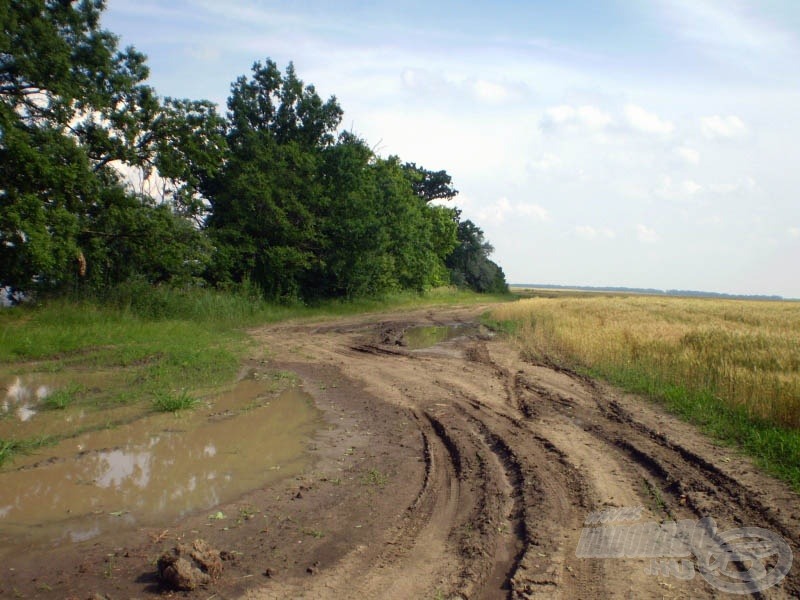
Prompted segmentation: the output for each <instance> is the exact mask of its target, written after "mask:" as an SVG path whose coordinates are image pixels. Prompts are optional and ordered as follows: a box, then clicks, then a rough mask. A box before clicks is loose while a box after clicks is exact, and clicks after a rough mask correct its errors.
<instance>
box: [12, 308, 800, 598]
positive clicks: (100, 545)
mask: <svg viewBox="0 0 800 600" xmlns="http://www.w3.org/2000/svg"><path fill="white" fill-rule="evenodd" d="M482 310H484V309H482V308H481V307H477V308H448V309H430V310H423V311H417V312H404V313H392V314H384V315H378V316H376V315H370V316H361V317H353V318H348V319H342V320H336V321H327V322H320V323H307V322H304V323H300V324H298V323H285V324H279V325H276V326H271V327H267V328H263V329H259V330H257V331H254V332H253V337H254V339H255V340H256V341H257V343H258V347H259V348H261V349H263V350H266V352H267V356H268V357H269V359H268V360H269V365H270V367H274V368H279V369H288V370H292V371H294V372H296V373H298V374H299V375H300V377H301V378H302V380H303V382H304V387H305V389H306V390H307V391H308V392H310V393H311V394H312V395H313V396H314V398H315V401H316V404H317V406H318V407H319V408H320V410H321V411H322V412H323V414H324V418H325V422H326V427H325V428H324V430H323V431H322V432H320V433H319V434H318V435H317V436H316V437H315V438H314V439H313V440H312V442H311V446H310V448H309V451H310V452H311V453H312V455H313V457H314V463H313V464H314V466H313V468H312V469H310V470H309V471H308V472H306V473H304V474H303V475H302V476H299V477H296V478H292V479H289V480H284V481H282V482H280V483H277V484H275V485H272V486H270V487H268V488H265V489H260V490H256V491H253V492H251V493H249V494H247V495H245V496H244V497H242V498H240V499H239V500H237V501H236V502H234V503H231V504H228V505H225V506H221V507H219V510H220V511H221V512H223V513H224V514H226V515H228V518H227V519H225V520H219V521H213V520H211V521H209V519H208V514H207V512H204V513H203V514H201V515H195V516H190V517H188V518H186V519H184V520H182V521H181V522H179V523H175V524H174V525H173V526H171V527H169V528H166V529H162V530H151V529H146V530H142V529H139V530H135V531H130V532H123V533H121V534H119V535H118V536H113V537H103V538H100V539H98V540H93V541H92V542H90V543H87V544H84V545H75V546H70V547H69V548H51V549H47V550H46V551H32V552H30V553H25V554H24V555H22V556H19V557H16V558H13V559H11V560H9V561H8V562H7V564H6V565H4V568H3V573H2V578H1V579H0V596H2V597H4V598H5V597H8V598H13V597H43V598H45V597H48V598H49V597H52V598H97V597H99V598H105V597H108V598H150V597H157V596H161V595H165V596H175V597H187V598H203V599H207V598H240V597H244V598H247V599H248V600H260V599H272V598H281V599H282V598H309V599H311V598H313V599H326V598H330V599H334V598H336V599H339V598H402V599H405V598H414V599H416V598H430V599H435V598H476V599H493V598H565V599H567V598H569V599H572V598H593V599H596V598H637V599H640V598H715V597H728V595H729V594H727V593H725V592H724V591H722V590H721V589H720V587H721V586H720V585H717V584H718V583H719V581H723V580H724V582H727V583H728V584H730V583H733V584H736V583H737V582H739V581H740V580H741V579H742V577H745V576H747V575H748V573H750V574H752V573H754V572H755V571H754V570H751V568H752V567H753V565H752V563H753V560H750V559H751V558H752V556H749V555H748V556H744V557H742V555H739V558H741V560H740V561H739V562H736V561H734V562H730V563H727V564H725V563H724V561H723V562H719V555H717V556H716V557H714V556H711V557H710V558H709V557H708V556H706V557H705V560H706V562H705V563H704V562H703V557H702V556H701V558H699V559H698V558H696V557H694V556H688V557H686V556H681V557H678V556H675V557H664V558H665V559H664V560H654V559H653V558H649V557H645V558H613V557H612V558H608V557H607V558H585V557H579V556H578V550H579V541H580V538H581V535H582V532H584V530H585V529H587V528H596V527H621V526H626V525H631V524H636V523H638V524H647V523H661V522H664V521H669V520H693V521H697V520H698V519H700V518H702V517H712V518H713V519H714V520H715V522H716V525H717V528H718V529H717V532H716V533H715V534H713V535H711V536H710V538H711V539H715V540H718V541H719V540H721V541H723V542H724V541H726V540H727V541H731V540H733V541H736V539H735V538H736V536H735V535H733V536H732V534H727V535H726V534H725V532H726V531H730V530H735V529H737V528H742V527H761V528H765V529H768V530H770V531H771V532H774V534H777V536H779V537H780V538H782V539H783V540H785V541H786V543H787V544H788V548H790V549H791V550H792V551H793V552H794V554H795V556H798V555H799V554H798V553H799V552H800V546H799V545H798V541H800V497H798V495H797V494H795V493H793V492H792V491H791V490H790V489H788V488H787V487H786V486H785V485H783V484H781V483H779V482H776V481H774V480H773V479H771V478H769V477H766V476H764V475H762V474H761V473H759V472H758V471H757V470H756V469H755V468H754V467H753V466H752V464H751V463H750V462H749V461H748V460H747V459H745V458H742V457H741V456H739V455H738V454H736V453H735V452H733V451H732V450H730V449H728V448H724V447H720V446H717V445H715V444H713V443H711V442H710V441H709V440H708V439H706V438H705V437H703V436H702V435H699V434H698V433H697V432H696V431H695V430H694V429H693V428H692V427H690V426H688V425H686V424H684V423H681V422H680V421H677V420H676V419H674V418H673V417H671V416H668V415H666V414H664V413H663V412H662V411H660V410H659V409H658V408H657V407H654V406H653V405H651V404H648V403H646V402H645V401H643V400H641V399H638V398H635V397H631V396H627V395H624V394H621V393H619V392H617V391H615V390H612V389H610V388H608V387H606V386H604V385H602V384H600V383H597V382H595V381H591V380H588V379H586V378H583V377H580V376H578V375H576V374H574V373H571V372H567V371H563V370H558V369H553V368H550V367H548V366H546V365H540V364H532V363H530V362H525V361H523V360H521V358H520V356H519V352H518V351H517V349H516V348H514V347H513V346H512V345H511V344H510V343H509V342H507V341H504V340H502V339H499V338H494V337H493V336H491V334H490V332H487V331H478V332H477V333H474V332H473V333H471V334H470V335H469V337H462V338H458V339H455V340H452V341H448V342H445V343H443V344H439V345H436V346H434V347H431V348H427V349H421V350H413V351H412V350H409V349H407V348H406V347H405V346H403V345H402V343H403V332H404V331H405V330H406V329H407V328H409V327H412V326H416V325H444V324H453V323H465V322H471V321H475V320H476V318H477V317H478V315H479V314H480V313H481V312H482ZM254 360H256V359H254ZM616 508H629V509H631V510H630V511H628V512H626V513H625V512H616V513H614V512H612V511H613V509H616ZM597 511H606V512H604V513H602V514H603V515H605V520H606V521H608V522H606V523H604V524H603V523H601V524H592V523H589V524H587V518H588V519H590V520H591V515H592V514H595V515H596V518H595V520H597V514H598V513H597ZM237 515H238V517H237ZM614 515H616V521H613V519H612V517H613V516H614ZM623 520H624V522H623ZM584 535H585V533H584ZM196 538H203V539H205V540H206V541H208V542H209V543H210V544H211V545H212V546H213V547H215V548H218V549H220V550H224V551H225V552H224V555H223V558H224V559H225V560H224V571H223V574H222V576H221V577H220V578H219V579H218V580H217V581H215V582H214V583H212V584H211V585H210V586H207V587H204V588H202V589H200V590H196V591H194V592H168V591H166V590H163V589H161V588H159V586H158V583H157V581H156V578H155V561H156V559H157V558H158V556H159V554H160V553H161V552H163V551H164V550H165V549H168V548H170V547H172V546H174V545H175V544H176V543H178V542H188V541H191V540H193V539H196ZM739 541H741V539H740V540H739ZM720 543H721V542H720ZM763 546H764V544H763V543H762V544H761V546H760V547H759V548H761V549H762V550H763ZM714 547H716V548H719V547H720V546H719V544H718V545H717V546H714ZM727 548H728V550H729V552H731V551H733V550H731V548H732V546H727ZM752 548H753V547H752V546H751V549H752ZM700 554H701V555H702V552H701V553H700ZM762 554H766V555H767V556H765V557H764V558H763V564H765V565H766V568H767V572H768V573H769V572H770V571H772V570H774V569H775V568H780V567H781V563H780V559H781V555H780V554H775V553H773V555H769V552H762ZM785 554H786V549H784V552H783V555H784V558H785ZM728 556H729V557H730V556H731V555H730V554H728ZM669 558H676V559H678V560H680V559H683V560H684V561H685V562H683V563H681V562H670V561H669V560H666V559H669ZM784 562H785V561H784ZM797 562H798V561H795V564H793V565H792V567H791V569H790V570H789V572H788V574H787V575H786V577H785V579H783V580H782V581H781V582H780V583H778V584H777V585H774V586H772V587H770V588H768V589H766V590H763V591H761V592H758V593H756V594H755V596H757V597H760V598H786V597H798V596H800V567H798V565H797ZM703 565H705V566H706V567H707V568H706V570H705V572H704V573H701V572H700V568H701V567H702V566H703ZM678 567H680V569H679V568H678ZM676 575H683V577H678V576H676ZM691 575H694V576H691ZM715 578H716V579H715ZM707 579H708V580H710V581H711V583H709V581H707ZM712 583H714V584H715V585H712ZM95 594H96V595H95Z"/></svg>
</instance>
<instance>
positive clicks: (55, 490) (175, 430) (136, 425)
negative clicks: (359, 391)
mask: <svg viewBox="0 0 800 600" xmlns="http://www.w3.org/2000/svg"><path fill="white" fill-rule="evenodd" d="M274 383H275V382H274V380H273V379H272V378H270V377H269V376H263V375H262V376H259V375H258V374H255V375H251V376H250V377H248V378H247V379H244V380H242V381H240V382H239V383H238V384H237V385H236V386H235V387H234V389H232V390H231V391H230V392H228V393H225V394H221V395H220V396H218V397H215V398H213V399H210V400H208V401H205V402H203V403H202V404H201V405H199V406H198V407H197V408H196V409H194V410H192V411H184V412H182V413H179V414H171V413H170V414H154V413H150V414H148V415H147V416H143V417H141V418H138V419H136V420H134V421H132V422H130V423H128V424H126V425H123V426H120V427H117V428H112V429H103V430H100V431H94V432H90V433H86V434H83V435H79V436H77V437H73V438H69V439H66V440H64V441H62V442H61V443H60V444H58V445H57V446H55V447H51V448H43V449H40V450H39V451H38V452H37V454H35V455H32V456H27V457H22V458H20V459H19V460H15V461H14V463H13V464H12V465H8V464H6V465H5V466H4V468H3V471H1V472H0V556H3V555H8V554H9V553H13V552H19V551H23V549H28V548H31V547H37V546H42V545H49V544H63V543H69V542H81V541H84V540H87V539H91V538H94V537H96V536H99V535H101V534H108V533H110V532H113V531H115V530H117V529H119V528H120V527H131V526H159V525H166V524H168V523H169V522H170V521H173V520H175V519H176V518H178V517H181V516H183V515H186V514H188V513H191V512H197V511H202V510H210V509H211V508H212V507H214V506H216V505H218V504H221V503H224V502H227V501H230V500H233V499H235V498H237V497H239V496H241V495H242V494H244V493H245V492H247V491H249V490H253V489H257V488H260V487H263V486H265V485H268V484H270V482H273V481H276V480H278V479H282V478H285V477H288V476H292V475H295V474H297V473H299V472H301V471H302V470H303V469H304V468H306V467H307V465H308V461H309V457H308V456H307V454H306V452H305V451H306V446H307V443H308V440H309V438H310V436H311V435H312V434H313V433H314V432H315V430H316V429H317V428H318V427H319V425H320V424H321V419H320V416H319V414H318V412H317V409H316V408H315V407H314V406H313V402H312V399H311V397H310V396H309V395H308V394H307V393H306V392H304V391H303V390H302V389H301V388H299V387H297V386H294V385H292V386H290V387H288V388H286V389H285V390H284V391H282V392H280V393H274V392H271V390H272V389H274ZM40 387H44V384H42V385H41V386H35V387H33V388H29V390H28V391H27V392H20V393H19V395H20V396H21V398H22V399H21V401H20V402H17V403H16V404H14V403H12V402H11V400H12V399H11V398H8V397H7V398H6V400H7V401H8V407H9V410H11V412H12V414H13V415H15V416H16V417H17V418H19V419H21V417H20V416H19V412H18V411H19V407H20V406H27V407H28V410H33V411H35V408H32V407H35V406H36V404H35V402H36V401H40V400H41V399H42V398H41V397H42V396H43V395H45V392H44V390H40V389H39V388H40ZM7 396H8V394H7ZM28 399H29V400H30V402H27V400H28ZM59 412H61V411H59ZM23 414H24V413H23ZM35 419H36V416H35V412H34V415H29V416H28V419H27V420H26V421H24V422H23V423H24V424H27V423H29V422H31V421H35ZM12 420H13V421H16V422H17V423H18V424H21V423H20V421H17V419H16V418H15V419H12ZM211 514H212V515H213V517H214V518H216V519H223V518H231V519H232V520H235V518H236V515H222V514H221V513H220V514H217V513H214V512H213V511H211Z"/></svg>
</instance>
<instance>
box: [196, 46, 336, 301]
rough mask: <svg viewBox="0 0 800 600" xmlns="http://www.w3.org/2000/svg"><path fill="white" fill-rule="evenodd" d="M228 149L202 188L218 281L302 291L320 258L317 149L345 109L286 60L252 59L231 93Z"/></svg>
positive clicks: (329, 138) (288, 294)
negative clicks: (283, 64) (282, 66)
mask: <svg viewBox="0 0 800 600" xmlns="http://www.w3.org/2000/svg"><path fill="white" fill-rule="evenodd" d="M228 109H229V112H228V119H229V121H230V130H229V133H228V145H229V147H230V155H229V158H228V160H227V162H226V164H225V166H224V169H223V170H222V171H220V173H219V174H218V176H217V177H215V178H213V179H212V181H210V182H209V183H208V184H207V185H206V186H205V189H206V192H207V195H208V197H209V201H210V204H211V214H210V216H209V218H208V220H207V227H208V233H209V235H210V236H211V238H212V240H213V242H214V245H215V247H216V254H215V261H214V265H213V268H212V270H211V272H210V277H211V278H212V280H213V281H215V282H218V283H220V282H226V281H232V282H241V281H243V280H244V279H250V280H252V281H253V282H254V283H256V284H257V285H258V286H259V287H261V289H262V290H263V291H264V293H265V295H266V296H267V297H269V298H272V299H281V298H296V297H299V296H301V295H302V291H303V290H302V288H303V282H304V280H306V278H307V275H308V273H310V272H313V271H318V270H319V268H320V265H321V263H322V262H323V261H324V256H323V246H324V244H323V242H322V240H321V239H320V235H319V215H320V212H321V203H324V194H323V193H322V182H321V179H320V177H319V172H320V168H321V164H322V161H323V159H322V151H323V150H324V149H325V148H328V147H330V146H331V145H332V144H333V143H334V141H335V137H334V135H335V130H336V127H337V126H338V124H339V121H340V120H341V115H342V111H341V108H339V105H338V104H337V103H336V99H335V98H333V97H332V98H330V99H328V100H327V101H325V102H323V101H322V99H321V98H320V97H319V95H318V94H317V93H316V90H315V89H314V87H313V86H305V85H304V84H303V82H302V81H301V80H299V79H298V78H297V75H296V74H295V71H294V67H293V66H292V65H291V64H290V65H289V67H288V68H287V70H286V74H285V75H281V73H280V71H279V70H278V68H277V66H276V65H275V63H274V62H272V61H270V60H267V61H266V63H265V64H262V63H260V62H256V63H255V64H254V65H253V69H252V76H251V78H250V79H247V78H246V77H244V76H242V77H239V78H238V79H237V80H236V81H235V82H234V83H233V85H232V86H231V96H230V98H229V99H228Z"/></svg>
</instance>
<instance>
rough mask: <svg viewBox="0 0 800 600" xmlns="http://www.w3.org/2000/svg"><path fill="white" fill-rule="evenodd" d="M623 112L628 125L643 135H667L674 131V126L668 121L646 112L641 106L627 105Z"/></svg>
mask: <svg viewBox="0 0 800 600" xmlns="http://www.w3.org/2000/svg"><path fill="white" fill-rule="evenodd" d="M624 112H625V117H626V118H627V120H628V124H629V125H630V126H631V127H633V128H634V129H636V130H638V131H641V132H643V133H652V134H656V135H669V134H671V133H672V132H673V131H675V125H673V124H672V123H671V122H670V121H667V120H665V119H662V118H661V117H659V116H658V115H657V114H655V113H651V112H648V111H646V110H645V109H643V108H642V107H641V106H636V105H635V104H628V105H626V106H625V111H624Z"/></svg>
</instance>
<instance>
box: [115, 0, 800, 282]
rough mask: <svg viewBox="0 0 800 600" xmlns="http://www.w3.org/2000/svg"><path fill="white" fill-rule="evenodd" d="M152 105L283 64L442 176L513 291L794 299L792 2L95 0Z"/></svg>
mask: <svg viewBox="0 0 800 600" xmlns="http://www.w3.org/2000/svg"><path fill="white" fill-rule="evenodd" d="M103 24H104V26H105V27H106V28H108V29H110V30H112V31H113V32H115V33H117V34H118V35H120V36H121V41H122V44H123V45H129V44H130V45H134V46H136V48H137V49H139V50H141V51H143V52H144V53H145V54H147V55H148V57H149V61H148V62H149V65H150V68H151V83H152V84H153V85H154V86H155V88H156V89H157V90H158V92H159V93H160V94H161V95H165V96H177V97H190V98H207V99H209V100H212V101H215V102H218V103H220V104H221V105H222V106H223V107H224V102H225V99H226V98H227V95H228V90H229V87H230V83H231V81H233V80H234V79H235V78H236V77H237V76H239V75H242V74H245V73H248V72H249V69H250V66H251V65H252V63H253V62H254V61H255V60H263V59H265V58H267V57H269V58H272V59H274V60H275V61H276V62H277V63H278V64H279V65H280V66H281V67H284V66H285V65H286V64H287V63H288V62H289V61H294V63H295V67H296V69H297V72H298V74H299V76H300V77H301V78H302V79H303V80H304V81H305V82H306V83H311V84H314V85H315V86H316V88H317V90H318V91H319V92H320V94H321V95H323V96H328V95H332V94H334V95H336V96H337V98H338V99H339V102H340V104H341V105H342V107H343V109H344V111H345V116H344V121H343V127H345V128H347V129H352V130H353V131H354V132H356V133H357V134H359V135H361V136H363V137H364V138H366V139H367V140H368V141H369V142H370V143H371V144H374V145H375V147H376V148H377V150H378V152H379V153H380V154H382V155H384V156H386V155H389V154H397V155H399V156H400V157H401V158H403V159H404V160H408V161H413V162H416V163H418V164H422V165H424V166H425V167H427V168H430V169H436V170H438V169H446V170H447V171H448V172H449V173H451V175H452V176H453V178H454V181H455V184H456V187H457V188H458V189H459V190H460V192H461V193H460V194H459V196H458V197H457V199H456V201H455V203H456V205H458V206H459V207H460V208H462V210H463V213H464V216H465V217H466V218H471V219H473V220H475V221H476V222H477V223H478V224H479V225H480V226H481V227H483V229H484V231H485V232H486V235H487V237H488V239H489V240H490V241H491V242H492V244H493V245H494V246H495V248H496V252H495V256H494V258H495V260H497V262H499V263H500V264H501V265H502V266H503V267H504V268H505V270H506V274H507V276H508V279H509V281H511V282H519V283H523V282H537V283H557V284H568V285H570V284H571V285H577V284H585V285H626V286H635V287H655V288H662V289H663V288H680V289H703V290H711V291H723V292H736V293H759V294H773V293H775V294H781V295H784V296H787V297H800V276H798V273H799V272H800V270H798V267H797V265H800V202H798V196H799V195H800V160H798V157H800V152H798V151H797V140H798V139H800V3H798V2H796V1H795V0H785V1H781V2H779V1H775V0H758V1H755V0H719V1H717V0H629V1H621V0H617V1H615V0H609V1H594V2H590V1H572V2H570V1H559V2H553V1H534V2H515V1H505V2H470V3H464V2H430V1H429V2H422V1H417V0H406V1H404V2H379V1H373V2H365V1H364V2H356V1H341V2H336V3H329V2H316V1H307V2H302V1H294V2H267V1H258V0H230V1H227V2H216V1H213V0H179V1H176V2H155V1H152V0H109V2H108V10H107V11H106V13H105V15H104V21H103Z"/></svg>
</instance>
